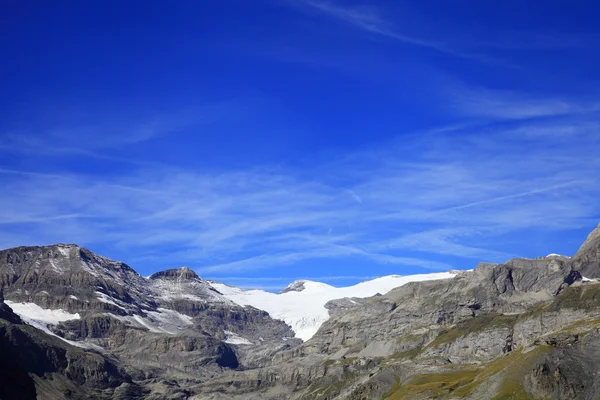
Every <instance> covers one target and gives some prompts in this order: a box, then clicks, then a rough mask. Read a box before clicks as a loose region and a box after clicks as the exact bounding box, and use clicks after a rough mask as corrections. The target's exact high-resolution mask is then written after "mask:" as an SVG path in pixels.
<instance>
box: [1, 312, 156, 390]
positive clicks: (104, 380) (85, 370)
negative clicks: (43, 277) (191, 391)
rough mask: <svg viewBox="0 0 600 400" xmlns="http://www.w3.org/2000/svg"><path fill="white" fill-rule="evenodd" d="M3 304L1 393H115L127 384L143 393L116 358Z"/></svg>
mask: <svg viewBox="0 0 600 400" xmlns="http://www.w3.org/2000/svg"><path fill="white" fill-rule="evenodd" d="M2 306H3V307H2V312H1V313H0V355H1V356H0V383H1V384H0V398H2V399H35V398H36V397H37V398H41V399H52V398H65V397H80V398H83V397H85V396H92V397H95V398H113V396H112V393H113V392H114V390H115V389H116V388H118V387H121V386H122V385H123V384H128V385H130V386H132V388H134V389H136V390H137V392H139V393H140V394H141V395H143V393H144V391H143V390H142V389H141V388H138V387H137V385H135V384H133V382H132V380H131V378H130V377H129V376H128V375H127V374H126V373H124V372H123V371H122V370H121V369H120V368H119V367H117V366H116V365H115V364H114V363H113V362H111V361H109V360H107V359H106V358H104V357H103V356H101V355H99V354H96V353H92V352H86V351H84V350H82V349H79V348H77V347H74V346H71V345H69V344H67V343H65V342H63V341H61V340H60V339H57V338H54V337H52V336H49V335H48V334H46V333H44V332H42V331H39V330H37V329H35V328H33V327H31V326H29V325H26V324H23V323H22V322H21V321H20V319H19V318H18V317H17V316H16V315H15V314H14V313H12V310H11V309H10V307H8V306H7V305H6V304H2ZM40 382H43V383H42V384H40ZM134 391H135V390H134ZM131 398H142V397H141V396H139V397H131Z"/></svg>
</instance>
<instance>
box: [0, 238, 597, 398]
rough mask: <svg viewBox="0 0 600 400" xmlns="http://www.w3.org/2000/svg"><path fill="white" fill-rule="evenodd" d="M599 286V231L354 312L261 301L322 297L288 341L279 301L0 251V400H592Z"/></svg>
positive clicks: (389, 295)
mask: <svg viewBox="0 0 600 400" xmlns="http://www.w3.org/2000/svg"><path fill="white" fill-rule="evenodd" d="M397 278H401V277H397ZM437 278H444V279H437ZM598 278H600V229H599V228H597V229H596V230H594V232H592V233H591V234H590V235H589V237H588V238H587V240H586V241H585V243H584V244H583V245H582V246H581V248H580V249H579V251H578V252H577V253H576V254H575V255H574V256H573V257H567V256H560V255H555V254H553V255H549V256H546V257H539V258H536V259H513V260H510V261H508V262H506V263H504V264H490V263H481V264H479V265H477V267H476V268H475V269H473V270H471V271H453V272H452V273H447V274H446V275H442V274H440V275H436V276H431V277H429V278H420V279H407V280H398V281H396V282H397V285H392V286H391V287H394V288H393V289H392V290H390V291H387V290H386V293H378V294H377V295H374V294H375V293H376V292H374V293H372V295H374V296H372V297H368V298H364V296H363V297H361V298H358V297H360V296H357V297H352V298H350V296H348V295H346V294H345V293H346V292H345V291H339V292H337V293H341V294H343V296H342V295H340V296H342V297H343V298H336V296H335V295H331V293H333V292H332V291H333V290H336V288H332V287H329V286H328V285H324V284H318V283H314V282H310V281H298V282H295V283H294V284H292V285H290V286H289V287H288V288H287V289H285V290H283V291H282V292H281V293H280V294H270V296H287V297H285V299H286V301H290V299H295V298H298V299H300V297H293V296H301V295H302V293H309V295H310V296H312V297H315V296H314V295H313V294H312V292H311V290H312V291H315V293H316V291H317V290H318V291H319V293H323V292H326V293H328V294H327V296H322V297H321V298H323V299H326V300H327V301H328V303H326V304H324V305H323V307H324V308H325V311H322V310H319V312H321V315H322V316H323V315H324V317H322V318H321V319H320V320H319V325H316V327H315V329H316V334H314V335H312V336H310V338H309V339H308V340H306V341H302V340H300V339H299V338H296V337H295V336H296V335H295V334H296V333H297V332H294V331H293V330H292V327H290V326H289V325H287V324H286V323H285V322H284V321H283V320H281V319H284V318H282V317H281V316H279V315H270V314H269V313H268V312H267V311H265V310H264V309H267V308H269V307H268V303H269V302H270V300H269V299H277V298H278V297H265V296H263V295H262V294H261V296H263V297H261V298H265V299H267V300H266V302H265V303H264V304H266V306H264V307H262V308H264V309H260V307H259V308H257V307H256V306H252V304H255V305H259V306H260V305H261V304H263V303H260V302H256V303H252V302H250V301H247V302H246V300H244V299H246V298H249V297H248V296H249V295H250V294H252V293H250V294H248V293H247V292H245V291H243V290H241V289H238V288H232V287H228V286H226V285H222V284H218V283H215V282H209V281H205V280H203V279H202V278H201V277H199V276H198V275H196V273H195V272H194V271H192V270H190V269H189V268H186V267H184V268H179V269H171V270H167V271H162V272H158V273H155V274H153V275H151V276H149V277H147V278H144V277H142V276H140V275H139V274H138V273H137V272H135V270H134V269H132V268H131V267H130V266H128V265H127V264H125V263H122V262H118V261H114V260H110V259H108V258H105V257H102V256H99V255H97V254H94V253H92V252H91V251H89V250H87V249H84V248H81V247H78V246H76V245H63V244H58V245H53V246H44V247H19V248H14V249H9V250H4V251H0V288H1V290H0V292H1V293H2V295H0V399H3V400H4V399H34V398H37V399H63V398H67V399H82V398H88V399H89V398H98V399H215V400H216V399H273V400H275V399H315V400H317V399H320V400H329V399H348V400H350V399H352V400H358V399H557V400H558V399H590V400H592V399H597V398H599V396H600V381H599V380H598V379H597V378H596V377H597V376H598V375H599V374H600V361H599V360H600V281H598V280H597V279H598ZM386 282H388V283H389V282H390V280H387V281H386ZM368 286H369V284H368V283H365V284H364V285H363V286H361V287H363V288H364V287H368ZM371 286H372V285H371ZM395 286H397V287H395ZM330 288H331V289H330ZM219 289H221V290H219ZM388 289H389V288H388ZM328 291H329V292H328ZM365 293H366V292H365ZM369 293H371V292H369ZM252 295H254V294H252ZM252 298H257V297H256V295H254V297H252ZM279 298H282V297H279ZM282 299H283V298H282ZM251 303H252V304H251ZM272 314H273V313H272ZM278 318H281V319H278ZM307 338H308V337H307Z"/></svg>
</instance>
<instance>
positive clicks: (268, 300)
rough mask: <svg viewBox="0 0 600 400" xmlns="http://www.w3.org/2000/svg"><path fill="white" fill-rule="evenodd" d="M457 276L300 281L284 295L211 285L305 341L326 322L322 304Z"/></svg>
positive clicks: (437, 275) (221, 284)
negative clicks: (341, 284) (337, 282)
mask: <svg viewBox="0 0 600 400" xmlns="http://www.w3.org/2000/svg"><path fill="white" fill-rule="evenodd" d="M454 276H456V274H455V273H453V272H440V273H433V274H421V275H409V276H399V275H390V276H384V277H381V278H377V279H373V280H371V281H366V282H361V283H359V284H357V285H354V286H348V287H341V288H336V287H334V286H330V285H327V284H325V283H320V282H313V281H307V280H303V281H301V282H302V286H303V288H302V290H300V291H297V289H298V287H297V285H294V286H293V288H294V289H296V290H288V291H284V292H283V293H278V294H276V293H271V292H266V291H264V290H245V289H241V288H237V287H232V286H228V285H225V284H223V283H216V282H211V285H212V286H213V287H214V288H215V289H217V290H218V291H219V292H221V293H222V294H223V295H224V296H225V297H226V298H228V299H230V300H232V301H233V302H235V303H237V304H239V305H242V306H252V307H255V308H258V309H260V310H264V311H266V312H268V313H269V314H270V315H271V317H272V318H275V319H279V320H282V321H284V322H285V323H287V324H288V325H290V326H291V327H292V329H293V331H294V332H295V333H296V337H298V338H300V339H302V340H304V341H306V340H308V339H310V338H311V337H313V335H314V334H315V333H317V331H318V330H319V328H320V327H321V325H322V324H323V323H324V322H325V321H327V320H328V319H329V311H328V310H327V309H326V308H325V304H326V303H327V302H328V301H330V300H335V299H342V298H345V297H350V298H351V297H359V298H360V297H371V296H374V295H376V294H377V293H380V294H385V293H387V292H389V291H390V290H392V289H394V288H396V287H399V286H402V285H404V284H407V283H409V282H420V281H428V280H435V279H449V278H453V277H454Z"/></svg>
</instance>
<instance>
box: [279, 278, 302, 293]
mask: <svg viewBox="0 0 600 400" xmlns="http://www.w3.org/2000/svg"><path fill="white" fill-rule="evenodd" d="M306 282H307V281H305V280H297V281H294V282H292V283H290V284H289V285H287V286H286V287H285V288H284V289H283V290H282V291H281V292H279V293H280V294H283V293H287V292H301V291H303V290H304V289H306V286H305V285H306Z"/></svg>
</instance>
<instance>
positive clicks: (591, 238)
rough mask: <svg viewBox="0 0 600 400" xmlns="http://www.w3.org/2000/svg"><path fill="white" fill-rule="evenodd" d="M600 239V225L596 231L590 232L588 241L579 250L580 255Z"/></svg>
mask: <svg viewBox="0 0 600 400" xmlns="http://www.w3.org/2000/svg"><path fill="white" fill-rule="evenodd" d="M599 237H600V224H598V226H597V227H596V229H594V230H593V231H591V232H590V234H589V235H588V237H587V239H586V240H585V242H583V244H582V245H581V247H580V248H579V250H578V251H577V252H578V253H579V252H581V251H583V250H584V249H585V248H587V247H589V246H590V245H591V244H592V243H593V242H596V241H597V240H596V239H598V238H599Z"/></svg>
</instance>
